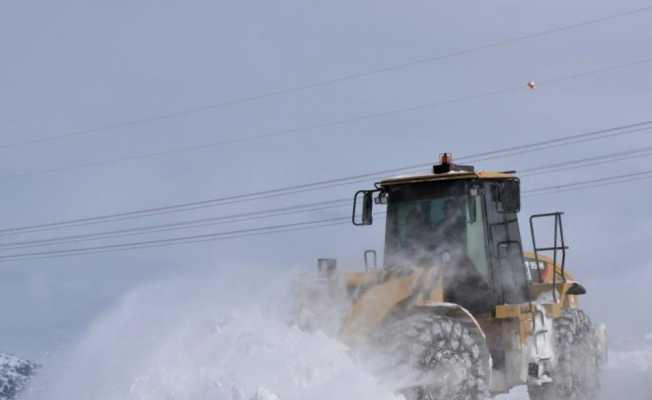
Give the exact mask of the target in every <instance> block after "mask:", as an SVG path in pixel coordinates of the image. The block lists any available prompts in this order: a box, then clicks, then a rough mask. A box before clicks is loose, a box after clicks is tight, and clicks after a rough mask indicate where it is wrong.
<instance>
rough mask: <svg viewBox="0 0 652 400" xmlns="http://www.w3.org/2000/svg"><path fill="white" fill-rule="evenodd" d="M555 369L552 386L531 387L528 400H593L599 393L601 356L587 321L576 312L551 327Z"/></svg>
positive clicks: (559, 319)
mask: <svg viewBox="0 0 652 400" xmlns="http://www.w3.org/2000/svg"><path fill="white" fill-rule="evenodd" d="M553 331H554V350H555V358H556V366H555V367H554V368H553V370H552V373H551V378H552V382H550V383H544V384H543V385H531V386H529V387H528V393H529V395H530V399H531V400H568V399H577V400H592V399H595V398H597V395H598V392H599V389H600V379H599V363H600V354H599V349H598V348H597V347H598V346H597V342H596V340H595V332H594V328H593V326H592V324H591V320H590V319H589V317H588V316H587V315H586V314H585V313H584V312H583V311H582V310H578V309H567V310H564V311H563V313H562V315H561V317H559V318H557V319H555V321H554V323H553Z"/></svg>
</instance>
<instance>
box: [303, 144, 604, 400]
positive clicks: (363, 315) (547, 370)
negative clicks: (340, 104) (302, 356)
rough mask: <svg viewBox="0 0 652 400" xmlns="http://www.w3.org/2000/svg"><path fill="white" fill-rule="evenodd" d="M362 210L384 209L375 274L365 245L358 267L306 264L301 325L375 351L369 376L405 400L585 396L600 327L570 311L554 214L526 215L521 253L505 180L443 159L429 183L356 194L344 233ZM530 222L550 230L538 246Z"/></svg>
mask: <svg viewBox="0 0 652 400" xmlns="http://www.w3.org/2000/svg"><path fill="white" fill-rule="evenodd" d="M374 204H376V205H378V206H380V205H384V206H386V207H387V210H386V222H385V224H386V225H385V226H386V228H385V248H384V257H383V265H382V266H376V252H375V251H373V250H368V251H366V252H365V253H364V256H365V257H364V259H365V268H364V272H362V271H361V272H347V271H340V269H338V267H337V262H336V260H335V259H319V260H318V272H317V274H316V275H313V276H311V277H310V278H305V277H304V278H305V279H303V280H302V284H301V285H299V291H298V296H299V301H298V305H299V307H298V310H297V313H298V314H297V323H298V324H299V325H300V326H301V327H302V328H304V329H321V330H323V331H325V332H326V333H330V334H333V335H335V336H336V337H337V338H338V339H339V340H341V341H343V342H344V343H346V344H347V345H348V346H349V347H350V349H351V350H352V351H353V352H360V353H361V354H363V353H364V354H373V355H375V356H378V357H381V356H382V357H381V358H382V359H383V360H385V362H386V365H385V367H384V368H383V371H384V372H379V373H380V374H381V375H382V374H387V373H388V371H390V372H389V374H390V375H393V376H391V378H392V379H394V380H395V381H396V382H400V385H399V388H398V392H400V393H401V394H402V395H403V396H404V397H405V398H406V399H407V400H428V399H469V400H477V399H485V398H488V397H491V396H493V395H496V394H499V393H505V392H507V391H509V390H510V389H511V388H513V387H515V386H519V385H527V387H528V392H529V394H530V398H531V399H533V400H553V399H554V400H562V399H571V398H573V399H591V398H594V396H595V394H596V392H597V390H598V388H599V382H598V372H599V367H600V365H601V363H602V362H604V360H605V359H606V356H605V354H606V332H605V330H604V328H603V327H599V328H598V327H594V326H593V325H592V324H591V321H590V320H589V318H588V317H587V315H586V314H585V313H584V312H583V311H582V310H581V309H580V308H579V307H578V296H581V295H584V294H585V293H586V290H585V289H584V287H583V286H582V285H581V284H580V283H579V282H577V281H576V280H575V279H574V278H573V277H572V276H571V274H570V273H569V272H568V271H567V270H566V268H565V258H566V250H567V246H566V244H565V242H564V235H563V233H564V232H563V227H562V213H560V212H554V213H549V214H539V215H533V216H531V217H530V220H529V222H530V229H531V235H532V241H533V248H532V251H531V252H528V253H526V252H524V251H523V245H522V240H521V234H520V231H519V223H518V216H517V215H518V212H519V210H520V183H519V180H518V178H517V177H516V176H515V175H514V172H476V171H475V170H474V168H473V167H471V166H464V165H456V164H453V163H452V162H451V156H450V155H449V154H443V155H442V156H441V160H440V163H439V164H437V165H435V166H433V171H432V173H430V174H426V175H420V176H406V177H398V178H392V179H386V180H382V181H380V182H378V183H376V185H375V188H374V189H372V190H361V191H358V192H357V193H356V194H355V196H354V202H353V217H352V219H353V221H352V222H353V224H354V225H371V224H372V222H373V216H374V213H373V211H372V208H373V206H374ZM543 220H548V222H549V223H548V224H547V225H550V226H552V227H553V229H554V231H553V232H552V234H551V235H550V236H551V242H552V243H549V244H547V245H544V246H541V245H540V244H538V243H537V241H536V232H535V231H536V230H537V229H536V227H537V226H541V222H543ZM553 238H554V239H553ZM399 375H400V376H399ZM385 376H387V375H385Z"/></svg>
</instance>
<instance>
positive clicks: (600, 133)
mask: <svg viewBox="0 0 652 400" xmlns="http://www.w3.org/2000/svg"><path fill="white" fill-rule="evenodd" d="M649 130H652V120H651V121H642V122H637V123H632V124H626V125H619V126H615V127H611V128H606V129H600V130H594V131H589V132H583V133H580V134H575V135H568V136H563V137H559V138H555V139H549V140H543V141H539V142H534V143H529V144H523V145H517V146H511V147H506V148H502V149H496V150H491V151H486V152H480V153H475V154H469V155H466V156H462V157H458V158H456V159H457V160H460V161H463V162H477V161H486V160H491V159H496V158H502V157H511V156H516V155H522V154H526V153H529V152H533V151H541V150H546V149H550V148H554V147H559V146H564V145H570V144H576V143H584V142H587V141H593V140H600V139H605V138H611V137H615V136H623V135H629V134H634V133H640V132H646V131H649ZM432 163H433V162H432V161H430V162H426V163H420V164H413V165H408V166H403V167H399V168H392V169H385V170H380V171H375V172H370V173H365V174H359V175H352V176H347V177H341V178H333V179H326V180H321V181H316V182H310V183H305V184H299V185H291V186H285V187H281V188H273V189H269V190H263V191H257V192H249V193H243V194H237V195H231V196H223V197H217V198H212V199H206V200H201V201H192V202H186V203H178V204H173V205H166V206H160V207H152V208H144V209H139V210H131V211H124V212H118V213H111V214H104V215H100V216H94V217H82V218H74V219H68V220H62V221H56V222H49V223H44V224H34V225H23V226H17V227H12V228H4V229H0V235H10V234H16V233H28V232H39V231H47V230H53V229H59V228H60V227H66V228H67V227H76V226H85V225H91V224H97V223H105V222H116V221H124V220H130V219H134V218H143V217H149V216H155V215H162V214H168V213H176V212H182V211H190V210H196V209H201V208H207V207H215V206H223V205H227V204H233V203H241V202H244V201H252V200H260V199H268V198H272V197H279V196H286V195H290V194H296V193H301V192H306V191H312V190H317V189H324V188H332V187H336V186H341V185H346V184H352V183H359V182H366V181H368V180H370V179H377V178H381V177H385V176H388V175H392V174H398V173H404V172H408V171H414V170H416V169H422V168H428V167H430V166H431V165H432Z"/></svg>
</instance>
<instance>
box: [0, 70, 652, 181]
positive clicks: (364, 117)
mask: <svg viewBox="0 0 652 400" xmlns="http://www.w3.org/2000/svg"><path fill="white" fill-rule="evenodd" d="M651 62H652V57H649V58H644V59H640V60H635V61H631V62H628V63H624V64H617V65H611V66H606V67H600V68H595V69H591V70H585V71H581V72H577V73H573V74H568V75H563V76H558V77H553V78H548V79H542V80H538V82H539V85H540V86H545V85H554V84H558V83H561V82H566V81H571V80H575V79H581V78H584V77H587V76H592V75H597V74H601V73H607V72H612V71H616V70H620V69H624V68H631V67H635V66H640V65H646V64H649V63H651ZM523 90H525V89H524V86H523V85H514V86H509V87H504V88H501V89H495V90H490V91H486V92H482V93H476V94H470V95H463V96H458V97H453V98H449V99H444V100H439V101H432V102H428V103H421V104H416V105H412V106H408V107H400V108H394V109H390V110H385V111H380V112H375V113H369V114H360V115H357V116H353V117H348V118H342V119H337V120H329V121H323V122H319V123H315V124H311V125H305V126H301V127H296V128H286V129H279V130H274V131H270V132H265V133H262V134H256V135H251V136H246V137H238V138H231V139H222V140H218V141H213V142H209V143H201V144H195V145H189V146H182V147H174V148H171V149H168V150H162V151H156V152H145V153H136V154H129V155H125V156H122V157H118V158H113V159H107V160H101V161H88V162H83V163H76V164H70V165H64V166H61V167H54V168H47V169H41V170H33V171H24V172H16V173H10V174H5V175H0V179H10V178H19V177H29V176H38V175H47V174H54V173H62V172H68V171H74V170H79V169H84V168H93V167H101V166H106V165H114V164H119V163H122V162H127V161H136V160H145V159H151V158H158V157H164V156H168V155H172V154H180V153H189V152H195V151H200V150H206V149H211V148H215V147H220V146H227V145H232V144H240V143H249V142H254V141H260V140H266V139H271V138H278V137H283V136H289V135H295V134H299V133H304V132H314V131H319V130H322V129H327V128H334V127H339V126H346V125H350V124H354V123H359V122H364V121H370V120H375V119H379V118H384V117H389V116H393V115H399V114H405V113H410V112H416V111H420V110H426V109H434V108H438V107H443V106H447V105H452V104H459V103H464V102H468V101H473V100H479V99H484V98H489V97H495V96H500V95H505V94H509V93H515V92H519V91H523Z"/></svg>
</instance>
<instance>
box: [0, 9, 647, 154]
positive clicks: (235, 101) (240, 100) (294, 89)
mask: <svg viewBox="0 0 652 400" xmlns="http://www.w3.org/2000/svg"><path fill="white" fill-rule="evenodd" d="M650 10H652V6H646V7H640V8H635V9H631V10H626V11H622V12H617V13H613V14H609V15H605V16H603V17H599V18H595V19H590V20H585V21H580V22H577V23H573V24H568V25H560V26H556V27H553V28H549V29H545V30H542V31H537V32H532V33H529V34H524V35H519V36H513V37H510V38H506V39H502V40H496V41H494V42H489V43H485V44H481V45H477V46H472V47H468V48H465V49H460V50H456V51H452V52H450V53H445V54H440V55H437V56H432V57H423V58H418V59H414V60H410V61H405V62H402V63H396V64H392V65H388V66H385V67H380V68H374V69H369V70H364V71H358V72H351V73H348V74H344V75H340V76H337V77H334V78H330V79H325V80H320V81H314V82H311V83H307V84H303V85H297V86H291V87H287V88H282V89H276V90H270V91H267V92H261V93H258V94H254V95H250V96H242V97H236V98H232V99H229V100H225V101H222V102H218V103H213V104H205V105H201V106H197V107H191V108H186V109H182V110H177V111H172V112H169V113H161V114H157V115H151V116H147V117H143V118H136V119H130V120H122V121H117V122H112V123H108V124H106V125H102V126H97V127H93V128H88V129H81V130H75V131H70V132H66V133H63V134H59V135H52V136H47V137H42V138H35V139H29V140H24V141H21V142H15V143H7V144H3V145H0V149H10V148H15V147H21V146H27V145H33V144H39V143H48V142H55V141H59V140H63V139H68V138H73V137H79V136H88V135H93V134H99V133H103V132H110V131H115V130H118V129H122V128H127V127H133V126H138V125H144V124H149V123H153V122H158V121H165V120H171V119H177V118H183V117H187V116H190V115H193V114H199V113H203V112H208V111H214V110H217V109H221V108H225V107H231V106H235V105H240V104H246V103H251V102H255V101H259V100H263V99H267V98H272V97H277V96H283V95H288V94H292V93H298V92H302V91H307V90H311V89H316V88H320V87H327V86H331V85H335V84H338V83H343V82H347V81H353V80H357V79H362V78H367V77H370V76H374V75H379V74H383V73H388V72H394V71H399V70H403V69H408V68H411V67H414V66H418V65H423V64H428V63H435V62H439V61H443V60H447V59H451V58H456V57H461V56H465V55H468V54H471V53H475V52H478V51H484V50H490V49H494V48H500V47H504V46H509V45H512V44H516V43H519V42H523V41H527V40H532V39H539V38H542V37H546V36H550V35H554V34H557V33H561V32H568V31H572V30H575V29H580V28H584V27H588V26H592V25H597V24H601V23H604V22H608V21H612V20H615V19H620V18H625V17H630V16H634V15H637V14H642V13H645V12H648V11H650Z"/></svg>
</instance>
